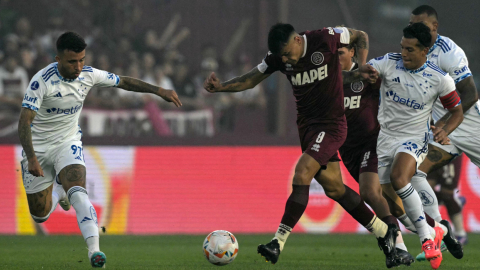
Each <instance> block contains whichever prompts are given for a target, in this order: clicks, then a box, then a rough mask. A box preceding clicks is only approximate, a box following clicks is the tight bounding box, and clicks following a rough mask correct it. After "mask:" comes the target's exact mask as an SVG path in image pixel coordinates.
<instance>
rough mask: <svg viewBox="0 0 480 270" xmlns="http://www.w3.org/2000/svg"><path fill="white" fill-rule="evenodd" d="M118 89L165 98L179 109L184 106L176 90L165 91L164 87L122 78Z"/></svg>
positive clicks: (130, 78)
mask: <svg viewBox="0 0 480 270" xmlns="http://www.w3.org/2000/svg"><path fill="white" fill-rule="evenodd" d="M117 87H119V88H122V89H125V90H127V91H132V92H138V93H151V94H154V95H157V96H159V97H161V98H163V99H164V100H165V101H168V102H173V104H175V106H177V107H180V106H182V102H181V101H180V99H179V98H178V95H177V93H176V92H175V91H174V90H168V89H163V88H162V87H158V86H155V85H152V84H149V83H146V82H144V81H142V80H139V79H135V78H132V77H126V76H120V82H119V83H118V86H117Z"/></svg>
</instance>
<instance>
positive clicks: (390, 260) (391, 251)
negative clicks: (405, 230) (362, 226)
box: [377, 224, 398, 268]
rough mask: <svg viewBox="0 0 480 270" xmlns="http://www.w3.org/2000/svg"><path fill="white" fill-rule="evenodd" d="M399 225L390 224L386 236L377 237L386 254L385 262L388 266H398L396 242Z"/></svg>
mask: <svg viewBox="0 0 480 270" xmlns="http://www.w3.org/2000/svg"><path fill="white" fill-rule="evenodd" d="M397 232H398V227H397V225H395V224H388V230H387V234H385V237H379V238H378V239H377V241H378V246H379V247H380V249H381V250H382V251H383V253H384V254H385V257H386V259H385V263H386V265H387V268H392V267H394V266H398V262H397V249H396V248H395V242H396V241H397Z"/></svg>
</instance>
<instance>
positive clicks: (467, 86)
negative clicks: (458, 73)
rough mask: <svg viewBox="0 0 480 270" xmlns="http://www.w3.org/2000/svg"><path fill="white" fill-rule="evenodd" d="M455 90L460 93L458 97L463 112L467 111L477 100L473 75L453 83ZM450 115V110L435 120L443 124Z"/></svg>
mask: <svg viewBox="0 0 480 270" xmlns="http://www.w3.org/2000/svg"><path fill="white" fill-rule="evenodd" d="M455 87H456V88H457V91H458V92H459V93H460V99H461V100H462V107H463V112H464V113H465V112H466V111H468V110H469V109H470V108H471V107H472V106H473V105H475V103H476V102H477V101H478V92H477V87H476V86H475V82H474V81H473V77H472V76H470V77H467V78H465V79H463V80H462V81H461V82H459V83H457V84H456V85H455ZM451 116H452V114H451V113H450V112H447V113H446V114H445V115H444V116H443V117H442V118H441V119H440V120H438V121H437V123H438V124H437V125H444V124H445V122H446V121H447V119H449V118H450V117H451Z"/></svg>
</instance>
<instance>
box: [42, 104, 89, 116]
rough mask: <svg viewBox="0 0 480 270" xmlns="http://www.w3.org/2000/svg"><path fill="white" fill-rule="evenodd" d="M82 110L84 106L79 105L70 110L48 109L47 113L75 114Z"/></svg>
mask: <svg viewBox="0 0 480 270" xmlns="http://www.w3.org/2000/svg"><path fill="white" fill-rule="evenodd" d="M81 108H82V105H77V106H75V107H71V108H70V109H60V108H51V109H47V113H55V114H66V115H68V114H75V113H77V112H78V111H79V110H80V109H81Z"/></svg>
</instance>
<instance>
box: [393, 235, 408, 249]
mask: <svg viewBox="0 0 480 270" xmlns="http://www.w3.org/2000/svg"><path fill="white" fill-rule="evenodd" d="M395 247H396V248H399V249H402V250H405V251H408V250H407V246H405V242H404V241H403V237H402V232H401V231H398V233H397V240H396V241H395Z"/></svg>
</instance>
